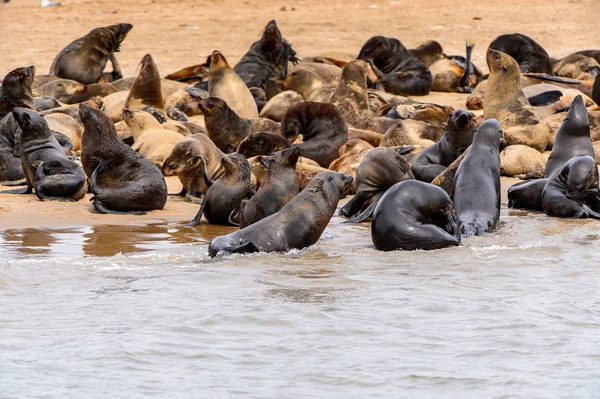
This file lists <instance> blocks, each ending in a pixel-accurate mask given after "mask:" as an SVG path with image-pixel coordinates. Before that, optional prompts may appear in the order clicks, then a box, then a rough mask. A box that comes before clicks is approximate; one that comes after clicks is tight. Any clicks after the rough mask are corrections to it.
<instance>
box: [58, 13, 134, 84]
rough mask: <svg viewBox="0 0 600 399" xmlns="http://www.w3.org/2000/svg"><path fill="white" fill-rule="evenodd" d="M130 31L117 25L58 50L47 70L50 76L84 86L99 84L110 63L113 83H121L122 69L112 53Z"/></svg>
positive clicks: (89, 34)
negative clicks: (76, 82)
mask: <svg viewBox="0 0 600 399" xmlns="http://www.w3.org/2000/svg"><path fill="white" fill-rule="evenodd" d="M131 28H133V25H131V24H117V25H111V26H106V27H102V28H96V29H94V30H92V31H91V32H90V33H88V34H87V35H85V36H84V37H82V38H79V39H77V40H75V41H74V42H72V43H71V44H69V45H68V46H67V47H65V48H64V49H62V50H61V52H60V53H58V55H57V56H56V58H55V59H54V62H52V66H50V75H53V76H58V77H60V78H63V79H71V80H76V81H78V82H80V83H83V84H92V83H98V81H100V79H101V78H102V76H103V73H104V68H105V67H106V63H107V61H108V60H110V62H111V63H112V66H113V71H112V74H111V78H112V80H117V79H121V78H122V75H121V69H120V68H119V64H118V63H117V59H116V58H115V55H114V53H116V52H118V51H119V46H120V45H121V43H122V42H123V40H125V37H126V36H127V33H129V31H130V30H131Z"/></svg>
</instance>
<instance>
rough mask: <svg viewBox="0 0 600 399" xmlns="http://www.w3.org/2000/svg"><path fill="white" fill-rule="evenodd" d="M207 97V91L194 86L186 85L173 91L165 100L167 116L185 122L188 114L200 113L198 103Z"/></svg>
mask: <svg viewBox="0 0 600 399" xmlns="http://www.w3.org/2000/svg"><path fill="white" fill-rule="evenodd" d="M204 98H208V92H207V91H205V90H201V89H198V88H195V87H186V88H184V89H181V90H178V91H176V92H175V93H173V94H172V95H171V96H169V98H167V99H166V101H165V111H166V112H167V116H168V117H169V118H172V119H174V120H176V121H179V122H187V121H188V118H187V117H188V116H194V115H200V110H199V108H198V103H199V102H200V100H202V99H204Z"/></svg>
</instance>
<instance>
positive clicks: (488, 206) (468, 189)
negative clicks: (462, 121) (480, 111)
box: [453, 119, 502, 237]
mask: <svg viewBox="0 0 600 399" xmlns="http://www.w3.org/2000/svg"><path fill="white" fill-rule="evenodd" d="M501 140H502V129H501V127H500V123H499V122H498V121H497V120H495V119H489V120H487V121H485V122H483V123H482V124H481V125H479V128H478V129H477V131H476V132H475V136H474V137H473V144H472V145H471V148H470V149H469V151H468V152H467V154H466V155H465V157H464V159H463V160H462V162H461V164H460V166H459V167H458V170H457V171H456V176H455V178H454V198H453V200H454V209H455V210H456V214H457V215H458V219H459V221H460V229H461V232H462V234H463V235H465V236H467V237H468V236H472V235H482V234H483V233H485V232H487V231H490V230H492V229H493V228H494V227H495V226H496V223H498V220H499V219H500V144H501Z"/></svg>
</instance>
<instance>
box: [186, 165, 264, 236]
mask: <svg viewBox="0 0 600 399" xmlns="http://www.w3.org/2000/svg"><path fill="white" fill-rule="evenodd" d="M200 159H202V158H200ZM221 165H222V166H223V169H224V171H225V174H223V176H221V177H220V178H219V179H218V180H217V181H215V182H214V183H213V181H212V180H211V179H210V177H208V174H205V176H204V179H205V181H206V182H207V183H208V186H209V188H208V191H207V192H206V195H205V196H204V200H202V205H201V206H200V210H199V211H198V213H197V214H196V217H195V218H194V219H193V220H192V221H191V222H189V223H188V224H187V225H188V226H197V225H198V224H199V223H200V220H201V219H202V216H203V215H204V217H205V218H206V221H207V222H208V223H210V224H220V225H224V226H231V225H233V224H234V222H233V221H234V218H235V216H236V215H238V214H239V212H240V207H241V205H242V200H243V199H244V198H251V197H252V196H253V195H254V190H253V189H252V182H251V180H250V175H251V173H250V164H249V163H248V160H247V159H246V158H245V157H244V156H242V155H240V154H229V155H226V156H224V157H223V158H221ZM204 170H205V171H206V168H204Z"/></svg>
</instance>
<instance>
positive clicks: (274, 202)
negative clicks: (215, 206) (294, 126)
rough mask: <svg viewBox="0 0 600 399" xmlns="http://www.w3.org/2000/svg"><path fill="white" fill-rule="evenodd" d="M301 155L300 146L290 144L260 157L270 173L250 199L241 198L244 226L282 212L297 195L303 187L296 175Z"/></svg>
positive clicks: (242, 223) (241, 226) (241, 225)
mask: <svg viewBox="0 0 600 399" xmlns="http://www.w3.org/2000/svg"><path fill="white" fill-rule="evenodd" d="M299 156H300V151H299V150H298V148H297V147H290V148H287V149H285V150H283V151H279V152H276V153H275V154H273V155H272V156H269V157H265V156H263V157H261V162H262V163H263V164H264V165H265V167H266V168H267V177H266V178H265V180H264V181H263V182H262V184H261V185H260V188H259V189H258V190H257V191H256V194H255V195H254V196H253V197H252V198H251V199H249V200H247V201H242V207H241V212H240V228H242V229H243V228H244V227H246V226H250V225H251V224H254V223H256V222H258V221H259V220H262V219H264V218H266V217H267V216H270V215H272V214H274V213H276V212H279V210H280V209H281V208H283V207H284V206H285V204H287V203H288V202H290V201H291V200H292V198H294V197H295V196H296V195H298V192H299V190H300V189H299V188H298V178H297V177H296V163H297V162H298V157H299Z"/></svg>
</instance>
